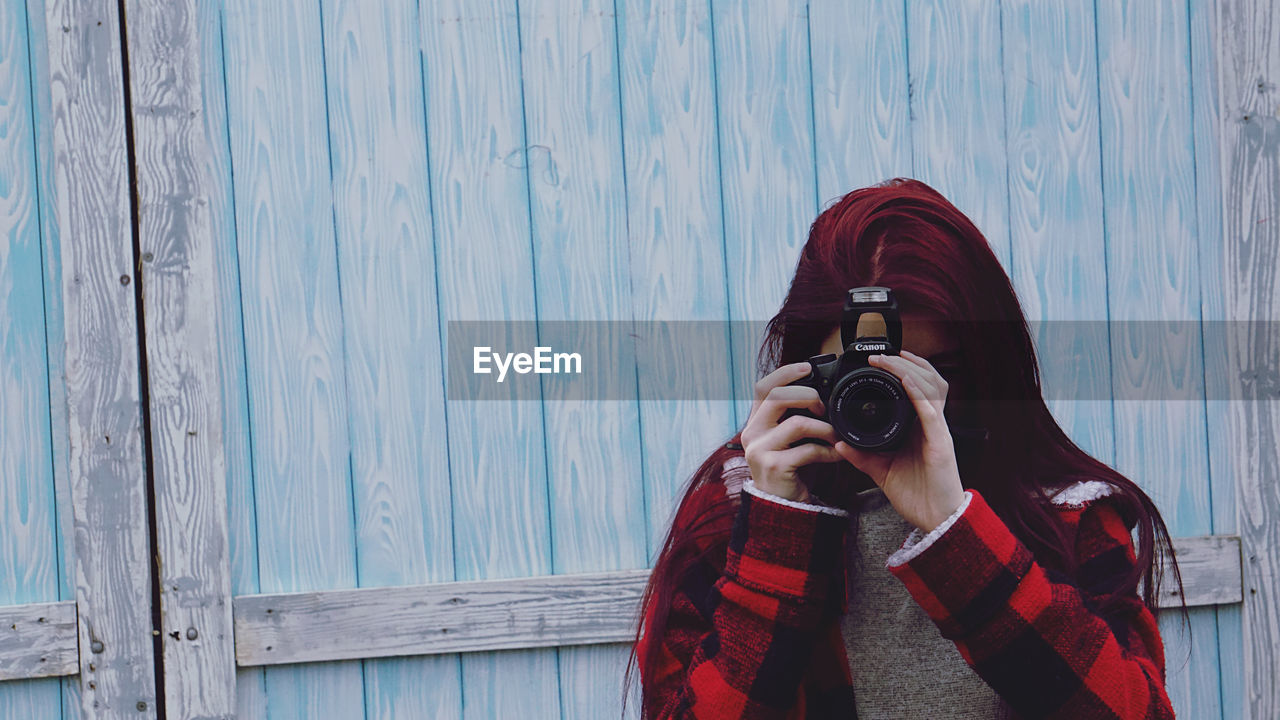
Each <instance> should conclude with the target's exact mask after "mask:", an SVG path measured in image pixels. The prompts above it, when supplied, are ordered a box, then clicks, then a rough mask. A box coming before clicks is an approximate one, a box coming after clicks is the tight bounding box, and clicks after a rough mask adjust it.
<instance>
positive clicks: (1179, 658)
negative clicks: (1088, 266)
mask: <svg viewBox="0 0 1280 720" xmlns="http://www.w3.org/2000/svg"><path fill="white" fill-rule="evenodd" d="M1187 12H1188V11H1187V5H1186V4H1185V3H1182V4H1179V3H1171V4H1160V3H1157V4H1147V3H1131V4H1127V5H1121V4H1118V3H1098V4H1097V13H1098V18H1097V37H1098V40H1097V42H1098V65H1099V67H1098V70H1099V88H1100V94H1101V118H1102V124H1101V131H1102V187H1103V198H1104V215H1105V230H1106V257H1107V280H1108V283H1107V286H1108V298H1109V304H1110V319H1111V321H1112V322H1111V348H1112V357H1111V364H1112V388H1113V392H1114V395H1115V397H1117V398H1126V399H1125V400H1123V401H1117V402H1115V403H1114V405H1113V407H1114V412H1115V432H1116V441H1115V442H1116V459H1115V463H1114V467H1116V468H1117V469H1118V470H1119V471H1120V472H1122V473H1125V474H1126V475H1127V476H1129V477H1130V478H1132V479H1133V480H1134V481H1135V482H1136V483H1138V484H1139V485H1140V486H1141V487H1142V488H1143V490H1145V491H1146V492H1147V493H1148V494H1149V495H1150V496H1151V497H1152V499H1153V500H1154V501H1155V502H1156V505H1157V507H1159V508H1160V510H1161V513H1162V514H1163V516H1164V519H1165V522H1166V523H1167V525H1168V527H1169V531H1170V532H1172V533H1174V534H1175V535H1196V534H1201V533H1209V532H1212V518H1211V515H1210V507H1211V503H1210V496H1209V490H1210V488H1209V461H1208V450H1207V445H1208V443H1207V432H1208V430H1207V426H1206V421H1205V414H1204V406H1203V402H1202V401H1197V402H1186V401H1175V400H1174V399H1173V398H1168V397H1161V396H1160V394H1158V393H1153V392H1152V391H1151V390H1149V389H1148V388H1160V387H1164V388H1192V387H1196V386H1197V385H1198V384H1199V383H1200V382H1201V381H1202V379H1203V377H1204V374H1203V368H1202V361H1201V358H1202V357H1203V355H1204V352H1203V348H1202V346H1201V340H1200V333H1198V332H1195V331H1194V330H1191V331H1186V329H1187V328H1195V323H1196V322H1197V321H1198V320H1199V317H1200V285H1199V272H1198V264H1197V259H1196V254H1197V250H1196V248H1197V218H1196V188H1195V155H1194V145H1193V137H1192V130H1193V124H1192V112H1191V111H1192V106H1191V90H1190V74H1189V73H1190V70H1189V68H1190V63H1189V59H1190V45H1189V42H1190V40H1189V39H1190V24H1189V17H1188V14H1187ZM1164 321H1178V322H1164ZM1167 394H1168V393H1166V395H1167ZM1128 398H1137V399H1128ZM1161 629H1162V633H1163V637H1164V640H1165V645H1166V649H1165V656H1166V657H1167V658H1169V662H1168V681H1167V684H1166V686H1167V688H1168V691H1169V695H1170V698H1171V700H1172V701H1173V705H1174V709H1175V710H1176V711H1177V713H1178V715H1179V716H1188V717H1218V716H1220V715H1221V695H1220V693H1219V691H1218V648H1217V622H1216V617H1215V615H1214V612H1213V611H1212V610H1211V609H1198V610H1195V611H1193V612H1192V613H1191V623H1190V628H1189V630H1190V635H1193V636H1194V642H1192V641H1191V637H1190V636H1189V635H1188V633H1187V632H1185V631H1184V630H1183V628H1182V627H1180V623H1179V622H1178V621H1177V620H1176V618H1174V617H1172V616H1168V617H1165V618H1162V621H1161ZM1188 654H1189V659H1187V661H1186V662H1183V659H1184V658H1188Z"/></svg>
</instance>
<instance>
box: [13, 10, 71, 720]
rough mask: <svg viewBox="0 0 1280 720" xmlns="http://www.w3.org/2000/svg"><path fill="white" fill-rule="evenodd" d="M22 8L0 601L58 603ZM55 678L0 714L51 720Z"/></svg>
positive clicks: (20, 685)
mask: <svg viewBox="0 0 1280 720" xmlns="http://www.w3.org/2000/svg"><path fill="white" fill-rule="evenodd" d="M27 26H28V22H27V9H26V7H25V5H24V4H21V3H5V4H4V5H3V6H2V7H0V388H4V391H3V394H2V395H0V605H17V604H22V603H31V602H40V601H49V600H56V599H58V595H59V593H58V590H59V587H58V586H59V579H60V575H61V573H60V572H59V567H60V565H59V562H58V540H59V538H58V535H57V533H58V524H57V507H56V503H55V500H54V473H53V466H52V464H51V457H50V451H51V447H50V446H51V437H50V418H49V378H48V360H47V358H48V354H49V353H50V351H51V350H53V351H54V352H58V353H61V351H62V349H61V345H60V344H59V345H58V346H57V347H55V348H52V349H51V348H50V347H49V346H48V339H47V337H46V335H45V327H46V320H45V315H46V310H45V307H44V287H43V280H44V271H43V267H42V265H41V255H42V248H41V227H40V210H41V208H40V205H41V197H40V191H39V182H38V174H37V165H36V149H35V145H36V131H35V127H34V118H35V109H34V107H33V104H34V102H35V98H34V97H33V92H32V85H33V83H32V74H33V73H32V67H31V62H30V59H29V58H30V56H31V54H32V52H33V51H34V52H35V53H41V52H43V50H42V49H41V48H40V47H35V48H33V47H32V46H31V44H30V34H29V33H28V30H27ZM59 682H60V681H59V680H58V679H55V678H48V679H40V680H25V681H16V682H15V681H10V682H3V683H0V717H13V718H19V717H30V718H37V717H40V718H54V717H58V716H59V715H60V714H61V705H62V697H61V691H60V690H59V687H58V686H59Z"/></svg>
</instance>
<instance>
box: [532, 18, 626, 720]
mask: <svg viewBox="0 0 1280 720" xmlns="http://www.w3.org/2000/svg"><path fill="white" fill-rule="evenodd" d="M519 9H520V39H521V46H522V47H523V48H524V50H523V51H522V53H521V60H522V63H521V76H522V82H523V87H524V116H525V140H526V142H527V143H528V145H529V146H530V147H539V148H545V149H546V150H545V152H543V153H539V154H538V155H536V156H535V155H530V161H531V162H530V163H529V167H528V171H529V198H530V218H531V221H532V225H531V237H532V243H533V248H534V253H533V255H534V269H535V279H534V282H535V285H536V287H537V293H538V319H539V321H541V322H546V321H551V322H552V324H551V325H550V326H548V325H546V324H540V325H539V333H538V342H539V344H540V345H549V346H551V347H554V348H573V349H574V351H575V352H581V353H582V354H583V356H584V357H592V358H609V360H608V362H610V363H611V364H615V365H617V366H618V367H622V368H630V369H632V372H631V373H628V374H627V375H628V377H634V372H635V370H634V369H635V367H636V364H635V343H634V341H633V339H632V338H631V337H630V336H628V335H625V334H622V333H614V332H601V329H602V328H604V327H605V326H604V325H603V322H604V321H610V322H621V321H626V320H630V319H631V318H632V316H633V306H632V301H633V299H632V295H631V267H630V264H631V263H630V254H631V251H632V249H631V247H630V245H629V243H628V240H629V234H628V226H627V216H628V214H627V207H628V206H627V196H626V189H627V186H628V184H629V183H628V177H627V175H626V172H625V167H624V162H623V150H622V146H623V138H622V121H621V117H620V116H619V113H620V109H621V105H620V102H621V100H620V92H621V89H620V77H619V69H618V47H617V26H616V22H615V16H614V3H613V0H523V1H522V2H520V3H519ZM547 384H548V383H545V382H544V385H543V387H544V388H546V387H547ZM619 393H620V394H621V395H622V396H623V397H627V396H628V395H630V396H631V397H632V398H635V397H636V388H635V386H634V385H632V386H631V387H629V388H619ZM543 432H544V437H545V444H546V458H547V479H548V488H547V495H548V498H549V500H550V509H551V518H550V519H551V527H550V529H551V538H552V543H551V546H552V556H551V561H552V572H555V573H583V572H592V571H602V570H621V569H623V568H636V567H644V565H645V564H646V559H647V558H646V554H647V553H646V551H647V548H646V547H645V517H644V513H643V512H637V509H643V508H644V495H643V492H644V486H643V484H642V474H641V470H642V468H641V463H640V462H636V458H643V457H644V455H643V453H642V452H641V442H640V441H641V438H640V410H639V405H638V403H637V401H636V400H635V399H627V400H609V401H602V400H598V399H595V398H585V399H572V400H557V401H554V402H547V403H544V406H543ZM558 655H559V658H558V668H559V677H560V699H559V708H560V711H559V717H560V718H561V719H562V720H573V719H577V718H583V719H584V720H594V719H595V718H600V717H606V716H608V715H610V714H611V713H616V712H617V709H618V708H619V707H621V697H620V696H618V695H617V690H618V689H619V687H620V683H618V682H613V683H607V680H606V676H604V675H603V674H602V672H601V671H602V670H603V669H604V668H603V667H602V665H601V662H600V661H601V658H600V657H599V653H591V652H579V651H578V650H577V649H575V648H565V649H562V650H560V651H559V652H558ZM566 678H576V679H577V682H576V683H575V684H582V683H586V684H596V685H600V686H602V688H601V690H602V691H601V692H600V693H592V694H581V693H579V694H575V693H572V692H568V691H567V689H566V688H565V682H564V681H565V679H566ZM606 683H607V684H606ZM607 691H613V692H612V693H610V692H607ZM610 695H612V696H611V697H610Z"/></svg>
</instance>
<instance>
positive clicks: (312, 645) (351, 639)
mask: <svg viewBox="0 0 1280 720" xmlns="http://www.w3.org/2000/svg"><path fill="white" fill-rule="evenodd" d="M648 577H649V571H648V570H630V571H624V572H607V573H593V574H585V575H550V576H543V577H532V578H520V579H515V580H486V581H473V582H452V583H439V584H434V585H417V586H401V587H387V588H361V589H358V590H328V591H322V592H304V593H282V594H275V595H246V596H241V597H237V598H236V599H235V628H236V662H237V663H239V664H240V665H246V666H247V665H276V664H280V663H297V662H315V661H320V660H339V659H342V660H347V659H354V658H373V657H390V656H395V655H432V654H437V653H449V652H461V651H467V652H471V651H477V650H509V649H516V648H538V647H552V646H560V645H588V644H594V643H604V642H619V641H623V640H626V639H627V638H629V637H630V636H631V633H632V631H633V630H634V628H633V626H632V622H633V621H634V619H635V613H636V610H637V608H638V605H637V602H638V600H639V598H640V593H641V591H643V589H644V583H645V581H646V580H647V578H648Z"/></svg>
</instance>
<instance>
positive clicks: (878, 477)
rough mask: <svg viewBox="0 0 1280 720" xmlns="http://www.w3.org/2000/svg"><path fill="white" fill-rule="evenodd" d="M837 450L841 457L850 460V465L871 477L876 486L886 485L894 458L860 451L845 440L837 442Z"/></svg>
mask: <svg viewBox="0 0 1280 720" xmlns="http://www.w3.org/2000/svg"><path fill="white" fill-rule="evenodd" d="M835 450H836V452H837V453H839V454H840V457H842V458H844V459H845V460H848V461H849V464H850V465H853V466H854V467H856V468H858V469H859V470H861V471H862V472H864V473H866V474H867V475H869V476H870V477H871V480H872V481H873V482H875V484H876V485H883V484H884V479H885V476H886V475H888V474H889V464H890V463H891V462H892V458H890V457H889V456H887V455H883V454H880V453H873V452H867V451H866V450H859V449H858V448H856V447H853V446H852V445H850V444H849V443H847V442H845V441H843V440H839V441H837V442H836V444H835Z"/></svg>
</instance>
